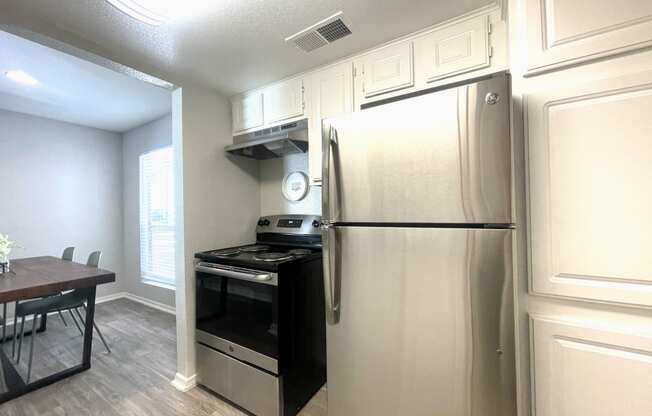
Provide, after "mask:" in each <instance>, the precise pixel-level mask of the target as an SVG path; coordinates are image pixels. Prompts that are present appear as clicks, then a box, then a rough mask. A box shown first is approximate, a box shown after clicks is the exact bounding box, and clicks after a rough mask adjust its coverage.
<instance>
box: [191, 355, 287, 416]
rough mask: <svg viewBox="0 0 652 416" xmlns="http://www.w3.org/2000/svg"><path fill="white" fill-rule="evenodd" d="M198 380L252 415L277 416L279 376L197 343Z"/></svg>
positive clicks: (278, 412)
mask: <svg viewBox="0 0 652 416" xmlns="http://www.w3.org/2000/svg"><path fill="white" fill-rule="evenodd" d="M197 378H198V382H199V384H201V385H203V386H205V387H208V388H209V389H211V390H213V391H214V392H215V393H217V394H219V395H221V396H223V397H225V398H226V399H228V400H231V401H232V402H234V403H235V404H237V405H239V406H241V407H243V408H245V409H246V410H248V411H250V412H251V413H254V414H255V415H256V416H279V415H280V411H281V403H280V388H279V379H278V378H277V377H274V376H273V375H271V374H268V373H266V372H264V371H261V370H258V369H256V368H254V367H251V366H249V365H247V364H244V363H241V362H240V361H237V360H235V359H233V358H231V357H229V356H227V355H225V354H222V353H221V352H219V351H216V350H214V349H212V348H209V347H206V346H204V345H202V344H197Z"/></svg>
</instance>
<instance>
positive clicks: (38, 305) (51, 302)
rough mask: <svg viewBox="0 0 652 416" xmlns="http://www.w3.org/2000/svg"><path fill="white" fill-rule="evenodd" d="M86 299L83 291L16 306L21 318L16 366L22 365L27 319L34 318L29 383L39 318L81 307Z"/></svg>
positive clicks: (28, 374) (29, 301) (28, 364)
mask: <svg viewBox="0 0 652 416" xmlns="http://www.w3.org/2000/svg"><path fill="white" fill-rule="evenodd" d="M85 299H86V294H85V293H84V292H83V291H81V290H73V291H72V292H69V293H65V294H63V295H57V296H50V297H47V298H42V299H36V300H28V301H26V302H21V303H19V304H18V305H17V306H16V312H15V316H16V317H20V318H21V321H20V338H19V341H18V355H17V358H16V364H19V363H20V354H21V351H22V349H23V338H24V336H25V318H26V317H28V316H32V334H31V340H30V346H29V361H28V363H27V381H26V382H27V383H29V379H30V378H31V376H32V360H33V358H34V340H35V339H36V323H37V321H38V317H39V316H41V315H44V314H47V313H49V312H54V311H57V310H62V309H72V308H78V307H81V306H82V305H83V304H84V301H85ZM16 336H17V333H16V325H15V326H14V347H15V345H16Z"/></svg>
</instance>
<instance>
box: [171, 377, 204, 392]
mask: <svg viewBox="0 0 652 416" xmlns="http://www.w3.org/2000/svg"><path fill="white" fill-rule="evenodd" d="M170 384H172V386H174V388H175V389H177V390H179V391H182V392H186V391H188V390H192V389H194V388H195V387H197V374H193V375H192V376H190V377H186V376H184V375H181V374H179V373H176V374H175V375H174V380H172V382H171V383H170Z"/></svg>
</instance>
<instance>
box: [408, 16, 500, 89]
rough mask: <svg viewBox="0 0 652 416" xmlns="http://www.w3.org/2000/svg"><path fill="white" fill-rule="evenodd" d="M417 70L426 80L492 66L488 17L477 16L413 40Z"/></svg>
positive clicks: (429, 80)
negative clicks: (490, 63)
mask: <svg viewBox="0 0 652 416" xmlns="http://www.w3.org/2000/svg"><path fill="white" fill-rule="evenodd" d="M414 54H415V60H416V61H417V67H416V70H417V71H420V72H421V71H423V73H425V77H424V78H425V79H426V81H427V82H432V81H437V80H439V79H442V78H446V77H450V76H453V75H457V74H461V73H464V72H469V71H473V70H477V69H480V68H486V67H488V66H489V59H490V56H489V17H488V16H486V15H483V16H478V17H475V18H473V19H469V20H466V21H463V22H461V23H459V24H455V25H452V26H447V27H445V28H443V29H441V30H437V31H435V32H433V33H430V34H428V35H425V36H423V37H421V38H419V39H417V40H415V41H414Z"/></svg>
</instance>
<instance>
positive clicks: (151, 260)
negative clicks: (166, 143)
mask: <svg viewBox="0 0 652 416" xmlns="http://www.w3.org/2000/svg"><path fill="white" fill-rule="evenodd" d="M174 240H175V209H174V175H173V161H172V147H165V148H162V149H158V150H155V151H152V152H149V153H145V154H142V155H140V274H141V278H142V280H143V282H146V283H153V284H160V285H163V286H166V287H174V284H175V279H174V276H175V275H174V260H175V253H174V252H175V243H174Z"/></svg>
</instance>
